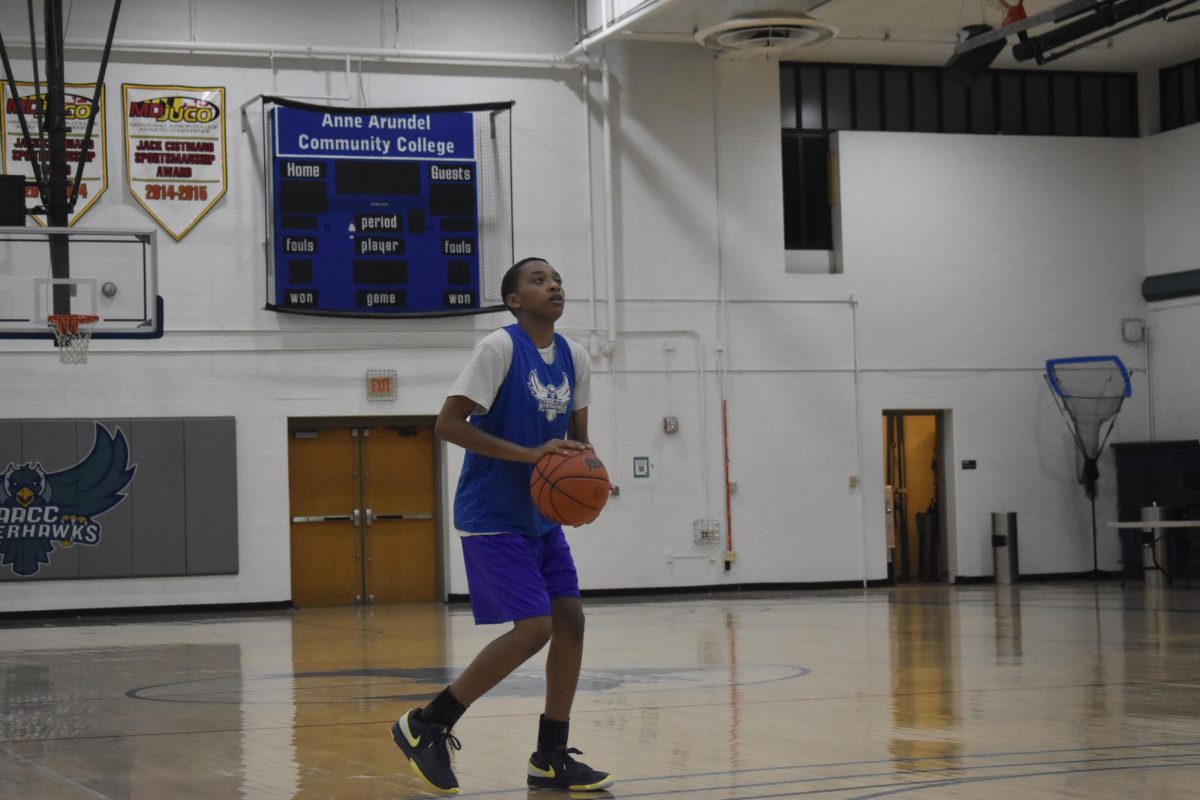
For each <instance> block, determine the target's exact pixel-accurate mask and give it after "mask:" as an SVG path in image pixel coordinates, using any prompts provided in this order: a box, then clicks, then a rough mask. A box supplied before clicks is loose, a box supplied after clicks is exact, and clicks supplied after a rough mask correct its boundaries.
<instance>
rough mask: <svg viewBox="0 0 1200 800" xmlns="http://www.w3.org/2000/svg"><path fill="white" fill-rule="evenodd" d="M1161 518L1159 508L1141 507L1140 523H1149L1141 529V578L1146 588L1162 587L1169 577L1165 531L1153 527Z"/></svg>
mask: <svg viewBox="0 0 1200 800" xmlns="http://www.w3.org/2000/svg"><path fill="white" fill-rule="evenodd" d="M1162 518H1163V510H1162V507H1161V506H1142V522H1146V523H1149V524H1147V525H1146V526H1145V527H1144V528H1142V577H1143V579H1145V581H1146V585H1147V586H1162V585H1163V584H1164V583H1166V582H1167V576H1168V575H1170V569H1171V567H1170V564H1169V563H1168V561H1169V556H1168V555H1167V536H1166V531H1165V529H1164V528H1157V527H1155V526H1154V523H1155V522H1162ZM1155 567H1157V569H1156V568H1155Z"/></svg>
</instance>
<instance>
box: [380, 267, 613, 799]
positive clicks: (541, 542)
mask: <svg viewBox="0 0 1200 800" xmlns="http://www.w3.org/2000/svg"><path fill="white" fill-rule="evenodd" d="M500 293H501V296H502V297H503V298H504V304H505V305H506V306H507V307H508V310H509V311H511V312H512V314H513V316H515V317H516V318H517V322H516V324H515V325H509V326H507V327H504V328H501V329H499V330H497V331H495V332H493V333H491V334H489V335H488V336H486V337H484V339H483V340H481V341H480V343H479V344H478V345H477V346H476V347H475V350H474V352H473V353H472V355H471V360H470V362H468V364H467V366H466V368H465V369H463V371H462V374H461V375H459V378H458V380H457V381H456V382H455V384H454V387H453V388H452V389H451V390H450V395H449V396H448V397H447V398H446V401H445V403H444V404H443V406H442V410H441V412H440V413H439V414H438V418H437V424H436V425H435V427H434V430H435V431H436V433H437V435H438V436H439V437H441V438H442V439H444V440H446V441H448V442H452V443H454V444H457V445H459V446H461V447H463V448H465V449H466V450H467V453H466V457H465V459H464V461H463V468H462V473H461V475H460V477H459V482H458V490H457V492H456V493H455V496H454V525H455V527H456V528H457V529H458V530H459V531H461V532H462V534H463V536H462V545H463V558H464V561H465V563H466V570H467V583H468V588H469V590H470V595H471V609H472V611H473V613H474V616H475V622H476V624H480V625H484V624H493V623H505V622H508V623H512V629H511V630H509V631H508V632H507V633H505V634H503V635H502V636H500V637H499V638H497V639H495V640H494V641H492V642H491V643H490V644H488V645H487V646H486V647H484V648H483V650H481V651H480V652H479V654H478V655H477V656H475V659H474V660H473V661H472V662H471V663H470V665H468V666H467V668H466V669H465V670H464V671H463V673H462V674H461V675H459V676H458V677H457V678H456V679H455V680H454V682H453V683H451V684H450V685H449V686H448V687H446V688H445V689H444V690H443V691H442V692H441V694H439V695H438V696H437V697H435V698H434V699H433V701H432V702H430V703H429V705H427V706H425V707H424V708H414V709H411V710H409V711H407V712H405V714H404V715H403V716H402V717H400V719H399V720H398V721H397V722H396V723H395V724H394V725H392V738H393V739H394V740H395V742H396V744H397V745H398V746H399V747H400V749H401V750H402V751H404V754H405V755H406V756H407V757H408V760H409V763H410V764H411V765H412V768H413V769H414V770H415V771H416V772H417V774H418V775H420V776H421V778H423V779H424V780H425V782H426V783H427V784H429V785H430V786H431V787H432V788H433V789H434V790H436V791H438V792H440V793H442V794H454V793H456V792H458V780H457V779H456V778H455V777H454V772H453V770H452V769H451V767H450V749H449V748H451V747H453V748H454V749H456V750H457V749H460V745H459V742H458V739H456V738H455V737H454V736H453V735H452V734H451V733H450V729H451V728H452V727H453V726H454V724H455V723H456V722H457V721H458V719H459V718H460V717H461V716H462V715H463V712H464V711H466V709H467V707H468V706H470V705H471V704H472V703H474V702H475V701H476V700H477V699H479V698H480V697H482V696H483V694H484V693H485V692H487V691H488V690H490V689H491V688H492V687H493V686H495V685H496V684H497V683H499V682H500V681H501V680H503V679H504V678H505V677H506V676H508V675H509V674H510V673H511V672H512V671H513V670H515V669H516V668H517V667H519V666H520V665H521V664H523V663H524V662H525V661H526V660H527V659H529V658H530V657H531V656H533V655H534V654H535V653H537V652H538V651H539V650H541V649H542V648H543V647H544V646H545V645H546V643H547V642H549V643H550V652H549V655H548V656H547V658H546V705H545V713H543V714H542V717H541V720H540V721H539V724H538V738H537V750H536V751H535V752H534V753H533V755H532V756H530V758H529V764H528V766H527V769H526V772H527V782H528V784H529V786H530V787H531V788H555V789H572V790H576V791H587V790H592V789H602V788H604V787H606V786H609V785H611V783H612V778H611V776H609V775H608V774H607V773H605V772H600V771H599V770H594V769H592V768H591V767H589V766H587V765H586V764H583V763H581V762H579V761H576V760H575V759H574V758H572V757H571V754H572V753H579V751H578V750H576V749H574V748H569V747H568V746H567V731H568V721H569V719H570V714H571V705H572V702H573V701H574V699H575V687H576V684H577V683H578V681H579V670H580V665H581V663H582V659H583V628H584V620H583V604H582V602H581V600H580V595H579V581H578V578H577V576H576V573H575V564H574V562H573V560H572V559H571V550H570V547H568V545H567V541H566V538H565V537H564V536H563V531H562V527H561V526H560V525H558V524H556V523H554V522H552V521H550V520H548V519H546V518H545V517H544V516H542V515H541V514H540V513H539V512H538V511H537V509H536V508H535V506H534V504H533V500H532V498H531V497H530V494H529V477H530V471H531V465H532V464H534V463H536V462H537V461H538V459H539V458H541V457H542V456H543V455H546V454H547V453H559V454H561V455H569V454H571V453H572V452H575V451H578V450H587V449H590V445H589V444H588V433H587V405H588V400H589V397H588V395H589V375H590V363H589V360H588V354H587V351H586V350H585V349H584V348H582V347H581V346H579V345H578V344H576V343H575V342H570V341H568V340H567V339H565V338H564V337H563V336H561V335H559V334H556V333H555V332H554V323H555V322H557V321H558V318H559V317H561V316H562V312H563V307H564V302H565V297H564V295H563V290H562V278H561V277H559V274H558V271H557V270H555V269H554V268H553V267H551V266H550V264H549V263H547V262H546V260H545V259H541V258H526V259H524V260H522V261H518V262H517V263H516V264H514V265H513V266H512V268H510V269H509V270H508V272H506V273H505V275H504V278H503V280H502V282H501V284H500Z"/></svg>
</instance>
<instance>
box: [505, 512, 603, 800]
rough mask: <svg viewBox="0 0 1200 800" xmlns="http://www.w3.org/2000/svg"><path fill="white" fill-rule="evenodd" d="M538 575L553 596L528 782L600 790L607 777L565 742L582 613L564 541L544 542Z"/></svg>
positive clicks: (575, 682) (580, 654)
mask: <svg viewBox="0 0 1200 800" xmlns="http://www.w3.org/2000/svg"><path fill="white" fill-rule="evenodd" d="M561 535H562V534H561V533H559V534H558V536H559V537H561ZM543 574H544V575H546V582H547V584H548V587H549V591H550V596H551V597H552V598H553V599H552V600H551V601H550V619H551V631H552V635H551V637H550V652H549V654H548V655H547V656H546V713H545V714H543V715H542V718H541V720H540V721H539V723H538V746H537V752H535V753H534V754H533V755H532V756H530V757H529V766H528V768H527V769H526V773H527V776H528V777H527V781H528V784H529V786H530V788H534V789H547V788H550V789H573V790H576V791H587V790H593V789H603V788H604V787H606V786H611V785H612V783H613V779H612V776H611V775H609V774H608V773H607V772H601V771H600V770H596V769H592V768H591V767H589V766H588V765H587V764H584V763H583V762H581V761H576V760H575V759H574V758H572V757H571V755H572V754H573V753H574V754H578V753H579V752H580V751H578V750H576V749H575V748H573V747H568V744H567V742H568V732H569V729H570V718H571V706H572V705H573V704H574V702H575V690H576V688H577V687H578V685H579V670H580V665H581V664H582V663H583V630H584V617H583V601H581V600H580V599H579V585H578V579H577V578H576V577H575V565H574V563H573V562H572V561H571V555H570V549H569V548H568V547H567V544H566V540H565V539H561V538H559V539H558V540H555V539H551V540H549V541H548V542H547V550H546V554H545V559H544V562H543Z"/></svg>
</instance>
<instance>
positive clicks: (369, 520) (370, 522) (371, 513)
mask: <svg viewBox="0 0 1200 800" xmlns="http://www.w3.org/2000/svg"><path fill="white" fill-rule="evenodd" d="M374 524H375V512H374V511H372V510H371V509H369V508H368V509H367V527H368V528H369V527H371V526H372V525H374Z"/></svg>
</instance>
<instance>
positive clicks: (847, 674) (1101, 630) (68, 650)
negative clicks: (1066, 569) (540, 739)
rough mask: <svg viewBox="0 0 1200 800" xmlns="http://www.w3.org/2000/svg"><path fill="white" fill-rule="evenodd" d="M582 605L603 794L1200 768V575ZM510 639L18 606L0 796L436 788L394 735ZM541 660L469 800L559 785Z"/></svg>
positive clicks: (832, 788)
mask: <svg viewBox="0 0 1200 800" xmlns="http://www.w3.org/2000/svg"><path fill="white" fill-rule="evenodd" d="M587 609H588V633H587V636H588V646H587V653H586V656H585V663H584V671H583V676H582V680H581V684H580V689H579V695H578V697H577V700H576V706H575V711H574V715H573V719H572V726H573V731H572V737H571V739H572V744H573V745H575V746H577V747H580V748H581V749H583V750H584V751H585V755H584V756H582V757H581V758H582V760H584V761H586V762H588V763H590V764H592V765H593V766H596V767H600V768H602V769H606V770H609V771H611V772H613V773H614V775H615V776H617V778H618V779H619V780H618V782H617V783H616V784H615V785H614V786H613V787H612V789H611V791H610V792H608V793H599V796H602V797H607V796H612V797H618V798H688V800H726V799H728V800H760V799H761V798H806V797H815V798H830V799H831V800H843V799H845V800H848V799H849V798H878V797H919V798H958V799H959V800H962V799H963V798H997V797H1004V798H1007V797H1013V796H1016V797H1021V798H1034V799H1036V798H1059V797H1080V798H1089V800H1104V799H1105V798H1133V797H1138V798H1155V799H1156V800H1165V799H1166V798H1184V797H1189V798H1190V797H1194V796H1195V795H1196V791H1197V789H1196V786H1197V785H1198V784H1200V720H1198V717H1200V590H1198V591H1196V592H1189V591H1187V590H1186V589H1184V588H1181V587H1176V588H1170V589H1166V588H1164V589H1151V588H1146V587H1143V586H1142V585H1141V584H1129V585H1128V586H1127V588H1125V589H1121V588H1120V587H1119V586H1118V585H1117V584H1116V583H1115V582H1103V583H1099V584H1090V583H1072V584H1057V585H1056V584H1047V585H1037V584H1026V585H1022V586H1020V587H1019V588H1016V589H1004V588H999V587H992V586H968V587H960V588H951V587H932V588H900V589H891V590H886V589H880V590H871V591H866V592H863V591H837V592H819V593H818V592H804V593H789V594H750V595H738V596H734V595H715V596H695V597H685V598H670V599H666V600H639V601H620V602H618V601H589V602H588V603H587ZM500 630H501V629H500V628H497V627H486V628H476V627H475V626H474V625H473V623H472V621H471V617H470V614H469V611H467V610H466V609H465V608H462V607H457V606H456V607H452V608H446V607H444V606H441V605H438V604H424V605H410V606H390V607H375V608H370V609H366V610H362V609H354V608H345V609H323V610H303V611H298V612H282V611H281V612H272V613H253V614H251V613H245V614H231V615H223V616H208V615H199V614H180V615H176V616H172V617H153V618H151V617H127V618H121V619H103V620H85V621H62V620H55V621H41V622H38V623H30V622H27V621H26V622H20V623H18V622H7V623H3V625H2V629H0V687H2V695H0V697H2V700H0V703H2V705H0V798H6V799H7V798H12V799H13V800H17V799H18V798H20V799H21V800H24V799H25V798H31V799H33V800H85V799H86V800H103V799H105V798H146V799H147V800H177V799H180V798H188V800H193V799H194V798H237V799H238V800H267V799H268V798H346V799H347V800H368V799H371V800H374V799H375V798H409V797H419V796H423V793H422V791H421V789H420V786H419V784H418V783H417V781H416V779H415V778H414V777H413V776H412V775H411V773H410V772H409V770H408V767H407V765H406V764H405V763H404V762H403V760H402V759H401V756H400V753H399V751H398V750H397V749H396V748H395V747H394V746H393V744H392V742H391V739H390V736H389V734H388V727H389V725H390V723H391V721H392V720H393V719H394V718H395V717H396V715H398V714H399V713H400V712H401V711H402V710H403V709H405V708H406V707H408V706H410V705H413V704H416V703H419V702H422V701H423V700H425V699H426V698H427V697H429V696H430V695H431V694H432V693H434V692H436V691H437V690H439V689H440V688H441V686H442V685H443V684H444V683H446V681H447V679H448V677H449V676H450V675H452V674H453V673H454V671H455V670H456V669H460V668H461V667H462V666H463V665H465V664H466V663H467V662H468V661H469V660H470V658H471V657H472V655H474V653H475V651H476V650H478V649H479V648H480V647H482V646H483V644H485V643H486V642H487V641H488V640H489V639H490V638H492V637H493V636H495V635H497V634H498V633H499V632H500ZM540 670H541V664H540V659H534V660H533V661H531V662H530V663H529V664H528V665H526V666H525V667H523V668H522V669H521V670H519V671H518V673H516V674H515V675H514V676H512V677H511V678H510V679H509V680H508V681H506V682H505V683H503V684H501V686H500V687H498V688H497V689H496V690H495V691H494V692H493V694H491V695H489V696H487V697H485V698H484V699H483V700H481V701H480V702H479V703H477V704H476V706H475V707H473V708H472V709H471V710H470V711H469V712H468V714H467V716H466V717H464V718H463V720H462V722H461V723H459V725H458V726H457V728H456V730H455V732H456V733H457V735H458V737H459V738H460V739H461V740H462V744H463V749H462V752H460V753H457V754H456V760H455V764H456V771H457V774H458V777H459V781H460V783H461V784H462V787H463V792H462V796H463V797H481V798H488V799H489V800H509V799H510V798H527V797H531V796H534V797H538V798H540V800H554V798H555V797H557V796H562V797H565V796H566V793H557V792H541V793H537V792H527V790H526V789H525V787H524V765H525V760H526V758H527V757H528V755H529V751H530V750H531V749H532V745H533V742H534V737H535V732H536V727H535V726H536V719H537V714H538V712H539V711H540V705H541V704H540V681H541V673H540ZM592 796H597V795H596V794H595V793H593V795H592Z"/></svg>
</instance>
